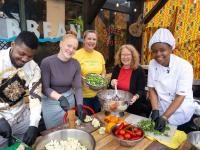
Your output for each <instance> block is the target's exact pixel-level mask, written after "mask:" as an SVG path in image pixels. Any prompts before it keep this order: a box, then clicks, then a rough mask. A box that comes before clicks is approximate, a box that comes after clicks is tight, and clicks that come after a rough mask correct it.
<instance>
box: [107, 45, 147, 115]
mask: <svg viewBox="0 0 200 150" xmlns="http://www.w3.org/2000/svg"><path fill="white" fill-rule="evenodd" d="M115 65H116V66H115V67H114V69H113V72H112V76H111V82H110V85H111V87H112V88H115V86H117V89H119V90H124V91H129V92H130V93H132V94H133V95H134V96H133V97H132V99H131V101H130V106H129V107H128V109H127V111H128V112H130V113H134V114H138V115H142V116H147V115H148V114H149V112H150V105H149V104H148V102H147V101H146V98H145V73H144V70H143V69H142V67H140V64H139V54H138V52H137V50H136V49H135V47H133V46H132V45H130V44H125V45H122V46H121V47H120V48H119V50H118V51H117V53H116V55H115Z"/></svg>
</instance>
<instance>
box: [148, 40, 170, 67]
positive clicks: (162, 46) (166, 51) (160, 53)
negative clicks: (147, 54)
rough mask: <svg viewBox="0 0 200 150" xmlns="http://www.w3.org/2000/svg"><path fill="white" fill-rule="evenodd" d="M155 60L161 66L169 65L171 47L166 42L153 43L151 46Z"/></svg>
mask: <svg viewBox="0 0 200 150" xmlns="http://www.w3.org/2000/svg"><path fill="white" fill-rule="evenodd" d="M151 50H152V53H153V56H154V58H155V60H156V61H157V62H158V63H159V64H160V65H162V66H165V67H167V66H169V61H170V54H171V53H172V48H171V47H170V46H169V45H168V44H166V43H155V44H153V45H152V47H151Z"/></svg>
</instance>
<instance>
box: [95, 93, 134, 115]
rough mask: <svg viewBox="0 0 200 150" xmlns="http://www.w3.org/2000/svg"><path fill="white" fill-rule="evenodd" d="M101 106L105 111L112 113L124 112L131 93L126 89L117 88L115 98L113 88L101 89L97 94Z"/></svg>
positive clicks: (131, 95)
mask: <svg viewBox="0 0 200 150" xmlns="http://www.w3.org/2000/svg"><path fill="white" fill-rule="evenodd" d="M97 96H98V98H99V101H100V103H101V107H102V109H103V110H104V111H106V112H111V113H113V114H115V113H120V112H124V111H125V110H126V109H127V108H128V106H129V101H130V100H131V98H132V97H133V94H131V93H130V92H127V91H122V90H117V98H116V93H115V90H112V89H110V90H103V91H101V92H99V93H98V94H97Z"/></svg>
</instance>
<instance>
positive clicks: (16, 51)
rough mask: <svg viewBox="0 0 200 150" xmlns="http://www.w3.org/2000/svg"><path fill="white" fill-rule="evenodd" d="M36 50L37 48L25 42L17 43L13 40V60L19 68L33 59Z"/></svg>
mask: <svg viewBox="0 0 200 150" xmlns="http://www.w3.org/2000/svg"><path fill="white" fill-rule="evenodd" d="M34 52H35V50H33V49H31V48H29V47H28V46H26V45H25V44H24V43H20V44H16V43H15V42H13V43H12V44H11V52H10V59H11V62H12V64H13V65H14V66H15V67H17V68H19V67H23V66H24V65H25V64H26V63H27V62H29V61H30V60H32V59H33V56H34V54H35V53H34Z"/></svg>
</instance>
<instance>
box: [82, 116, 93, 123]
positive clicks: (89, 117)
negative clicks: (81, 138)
mask: <svg viewBox="0 0 200 150" xmlns="http://www.w3.org/2000/svg"><path fill="white" fill-rule="evenodd" d="M90 121H92V117H91V116H88V115H86V117H85V119H84V122H90Z"/></svg>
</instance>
